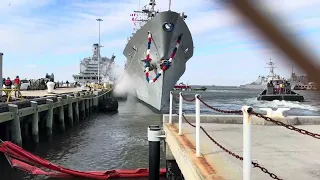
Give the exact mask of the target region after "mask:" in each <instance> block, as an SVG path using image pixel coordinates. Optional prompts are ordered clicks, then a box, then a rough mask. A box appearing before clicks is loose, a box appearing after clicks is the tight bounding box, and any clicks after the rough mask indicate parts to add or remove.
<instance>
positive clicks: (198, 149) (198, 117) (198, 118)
mask: <svg viewBox="0 0 320 180" xmlns="http://www.w3.org/2000/svg"><path fill="white" fill-rule="evenodd" d="M195 98H196V156H198V157H200V156H201V153H200V100H199V98H200V95H199V94H196V95H195Z"/></svg>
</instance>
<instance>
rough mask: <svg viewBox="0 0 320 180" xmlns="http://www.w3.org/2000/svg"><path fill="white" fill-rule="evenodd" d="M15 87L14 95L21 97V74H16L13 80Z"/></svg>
mask: <svg viewBox="0 0 320 180" xmlns="http://www.w3.org/2000/svg"><path fill="white" fill-rule="evenodd" d="M13 84H14V88H15V89H16V90H15V92H14V97H19V94H20V85H21V82H20V78H19V76H16V78H15V79H14V80H13Z"/></svg>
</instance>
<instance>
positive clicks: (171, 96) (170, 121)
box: [169, 91, 173, 124]
mask: <svg viewBox="0 0 320 180" xmlns="http://www.w3.org/2000/svg"><path fill="white" fill-rule="evenodd" d="M172 101H173V94H172V91H170V107H169V123H170V124H172V103H173V102H172Z"/></svg>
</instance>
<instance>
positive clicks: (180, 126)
mask: <svg viewBox="0 0 320 180" xmlns="http://www.w3.org/2000/svg"><path fill="white" fill-rule="evenodd" d="M182 101H183V98H182V92H180V93H179V133H178V134H179V135H182Z"/></svg>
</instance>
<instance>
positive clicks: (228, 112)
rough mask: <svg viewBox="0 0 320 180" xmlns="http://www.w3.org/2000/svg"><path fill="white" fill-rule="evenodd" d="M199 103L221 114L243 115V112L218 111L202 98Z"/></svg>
mask: <svg viewBox="0 0 320 180" xmlns="http://www.w3.org/2000/svg"><path fill="white" fill-rule="evenodd" d="M198 99H199V101H200V102H201V103H202V104H204V105H205V106H207V108H209V109H212V110H214V111H217V112H221V113H225V114H242V111H241V110H222V109H217V108H215V107H212V106H210V105H209V104H207V103H206V102H204V101H203V100H202V99H201V98H199V97H198Z"/></svg>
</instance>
